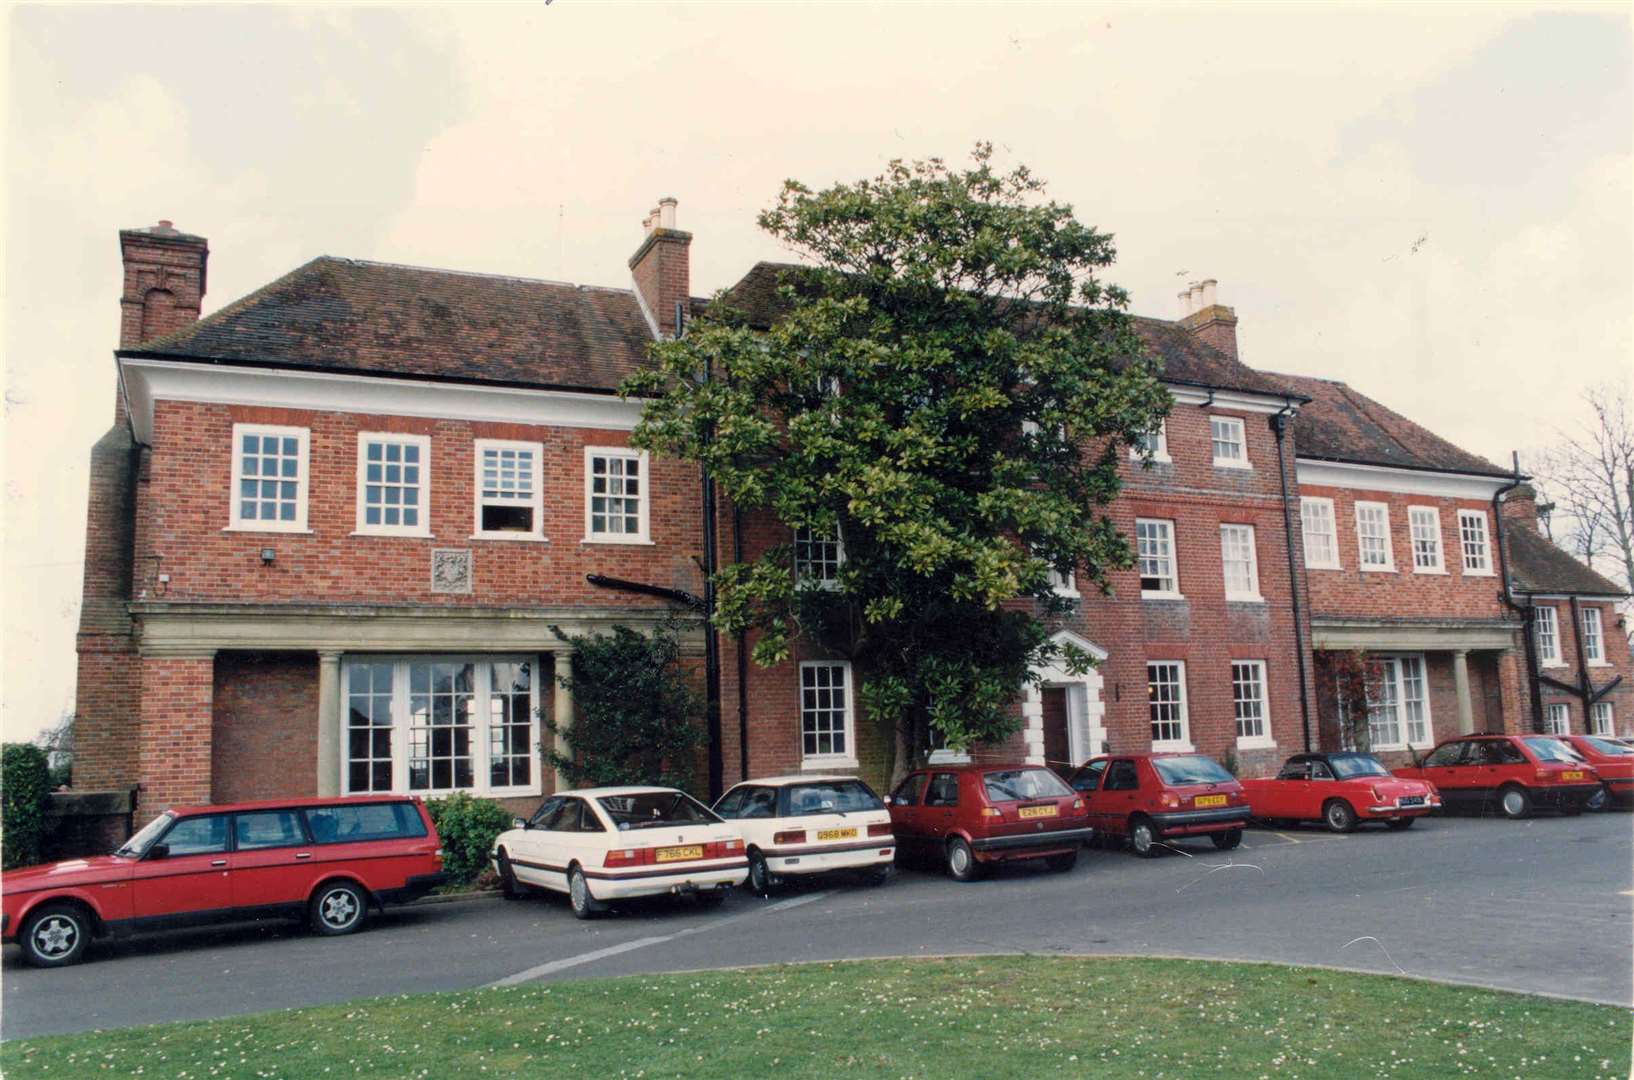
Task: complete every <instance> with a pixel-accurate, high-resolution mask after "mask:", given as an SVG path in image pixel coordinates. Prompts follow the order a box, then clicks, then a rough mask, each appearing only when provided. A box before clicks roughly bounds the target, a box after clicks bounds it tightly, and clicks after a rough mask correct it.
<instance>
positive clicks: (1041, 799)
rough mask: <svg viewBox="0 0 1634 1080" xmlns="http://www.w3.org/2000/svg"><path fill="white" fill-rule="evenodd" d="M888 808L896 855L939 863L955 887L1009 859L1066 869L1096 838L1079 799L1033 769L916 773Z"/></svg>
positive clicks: (953, 769)
mask: <svg viewBox="0 0 1634 1080" xmlns="http://www.w3.org/2000/svg"><path fill="white" fill-rule="evenodd" d="M885 802H886V803H887V805H889V807H890V810H891V830H892V831H893V832H894V833H895V834H896V843H897V851H898V852H900V853H903V854H909V855H913V854H921V855H932V856H935V857H937V858H940V859H941V860H943V861H944V862H945V863H946V864H947V869H948V873H950V874H952V875H953V877H954V878H955V879H956V880H958V881H974V880H975V879H976V878H978V877H981V876H982V873H983V871H984V870H985V869H986V867H987V866H989V865H990V864H993V863H998V862H1007V861H1009V860H1012V859H1043V860H1045V863H1046V864H1047V865H1048V866H1049V868H1050V869H1051V870H1070V869H1072V867H1073V865H1074V864H1075V863H1076V862H1077V861H1078V849H1079V848H1080V847H1081V846H1083V843H1084V841H1086V840H1088V839H1090V838H1091V837H1093V836H1094V835H1095V830H1093V829H1091V828H1090V827H1089V820H1088V818H1086V817H1085V814H1084V800H1083V799H1081V798H1079V797H1078V796H1077V795H1075V794H1074V793H1073V791H1072V789H1071V788H1069V787H1067V785H1066V784H1064V783H1062V782H1061V778H1060V777H1059V776H1057V775H1055V774H1054V773H1053V772H1051V771H1050V770H1048V769H1046V768H1043V767H1041V766H1037V765H944V766H940V767H934V768H928V769H920V770H919V771H918V772H914V773H909V774H908V775H907V776H906V777H905V778H904V779H903V781H902V783H900V784H898V785H897V786H896V790H895V791H893V792H891V796H890V798H888V799H886V800H885Z"/></svg>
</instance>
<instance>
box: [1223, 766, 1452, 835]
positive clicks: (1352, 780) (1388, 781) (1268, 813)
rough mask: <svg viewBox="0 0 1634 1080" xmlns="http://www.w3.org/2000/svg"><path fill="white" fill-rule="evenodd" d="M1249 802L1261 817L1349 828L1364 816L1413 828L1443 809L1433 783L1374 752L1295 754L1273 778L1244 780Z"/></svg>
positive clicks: (1354, 826)
mask: <svg viewBox="0 0 1634 1080" xmlns="http://www.w3.org/2000/svg"><path fill="white" fill-rule="evenodd" d="M1242 786H1243V791H1244V792H1245V793H1246V794H1247V795H1248V805H1249V808H1250V809H1251V810H1253V812H1254V817H1255V819H1256V820H1259V821H1268V822H1278V821H1320V822H1323V823H1324V824H1326V825H1327V827H1328V828H1329V829H1331V830H1333V831H1334V832H1339V833H1344V832H1350V831H1351V830H1352V829H1354V828H1356V826H1357V825H1358V824H1360V823H1362V822H1365V821H1382V822H1384V823H1385V824H1386V825H1388V826H1389V827H1390V828H1392V829H1407V828H1411V827H1412V824H1413V822H1414V821H1415V820H1417V819H1418V818H1419V817H1422V816H1423V815H1425V814H1428V813H1429V812H1430V811H1431V810H1439V809H1440V808H1441V796H1440V795H1438V794H1436V790H1435V787H1434V785H1432V784H1427V783H1425V782H1424V781H1422V780H1403V779H1401V778H1400V777H1395V776H1391V775H1390V770H1389V769H1386V768H1385V767H1384V766H1383V765H1381V764H1380V763H1379V760H1378V758H1375V757H1374V756H1373V755H1372V754H1358V753H1352V752H1348V751H1347V752H1345V753H1335V754H1295V755H1294V756H1293V757H1291V758H1289V759H1288V760H1287V761H1286V762H1284V763H1283V765H1282V770H1281V771H1280V772H1278V773H1277V775H1276V778H1275V779H1274V780H1244V781H1242Z"/></svg>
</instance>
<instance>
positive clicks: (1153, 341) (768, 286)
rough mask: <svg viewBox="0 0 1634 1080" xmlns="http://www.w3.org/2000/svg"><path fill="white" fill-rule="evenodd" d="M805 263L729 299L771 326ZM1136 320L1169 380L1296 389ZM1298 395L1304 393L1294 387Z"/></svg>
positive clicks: (770, 270) (783, 267) (765, 270)
mask: <svg viewBox="0 0 1634 1080" xmlns="http://www.w3.org/2000/svg"><path fill="white" fill-rule="evenodd" d="M803 269H805V268H804V267H802V266H799V265H797V264H794V263H773V262H760V263H756V264H755V265H754V267H752V268H751V269H750V271H749V272H748V273H747V274H745V275H744V276H743V280H742V281H739V282H738V283H737V284H736V285H734V286H732V288H731V289H730V290H728V291H727V297H726V299H727V302H728V303H729V304H731V305H732V306H733V307H735V308H738V309H739V310H741V311H742V312H743V313H744V314H745V315H747V316H748V318H749V321H750V323H751V324H753V325H755V326H769V325H770V324H771V323H772V322H773V321H775V320H776V318H777V316H778V314H779V312H780V309H781V308H782V306H783V299H782V297H780V296H779V295H778V293H777V290H778V286H779V284H781V281H782V280H784V279H783V275H784V274H785V273H789V274H791V276H793V277H795V278H797V277H798V275H799V273H800V272H801V271H802V270H803ZM794 283H795V284H798V282H797V281H796V282H794ZM1131 322H1132V323H1133V324H1134V330H1135V332H1136V333H1137V334H1139V335H1140V337H1141V339H1142V340H1143V341H1145V342H1146V345H1147V347H1148V348H1149V349H1151V350H1152V352H1153V353H1154V354H1155V355H1156V356H1157V357H1158V358H1159V359H1160V360H1162V361H1163V378H1164V379H1165V380H1168V381H1171V382H1176V383H1184V384H1186V385H1190V386H1201V387H1211V388H1213V389H1216V390H1239V391H1243V392H1246V393H1251V394H1267V395H1270V396H1272V397H1279V398H1286V397H1288V396H1290V393H1291V392H1290V391H1289V390H1288V389H1287V388H1286V387H1285V386H1283V385H1282V383H1281V382H1279V381H1278V380H1276V379H1272V378H1268V377H1267V376H1265V375H1262V374H1261V373H1259V372H1257V371H1255V370H1254V369H1253V368H1251V367H1249V366H1248V365H1246V364H1244V363H1242V362H1240V361H1238V360H1233V359H1232V358H1231V357H1229V356H1227V355H1226V354H1225V353H1223V352H1221V351H1219V350H1218V349H1216V348H1214V347H1213V346H1212V345H1208V344H1206V343H1204V342H1202V341H1199V340H1198V339H1197V338H1196V337H1194V336H1193V335H1192V334H1191V333H1190V332H1189V331H1187V330H1186V329H1185V328H1184V327H1182V326H1180V325H1179V324H1178V323H1173V322H1168V321H1166V320H1163V319H1151V318H1146V317H1144V316H1139V315H1137V316H1131ZM1294 396H1299V397H1302V396H1303V395H1302V394H1298V393H1294Z"/></svg>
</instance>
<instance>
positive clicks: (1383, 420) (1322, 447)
mask: <svg viewBox="0 0 1634 1080" xmlns="http://www.w3.org/2000/svg"><path fill="white" fill-rule="evenodd" d="M1269 377H1271V378H1274V379H1276V380H1277V381H1279V382H1281V383H1283V384H1284V385H1285V386H1287V388H1288V390H1289V391H1290V392H1294V393H1299V394H1303V395H1304V396H1306V397H1308V398H1310V399H1311V400H1310V402H1309V403H1308V404H1306V405H1304V406H1302V407H1301V408H1300V410H1299V416H1298V417H1297V418H1295V420H1294V445H1295V446H1296V447H1298V453H1299V456H1300V457H1302V458H1317V459H1320V460H1324V461H1346V462H1354V463H1356V464H1361V465H1388V466H1396V467H1398V468H1407V469H1431V470H1435V471H1437V472H1456V473H1474V474H1477V475H1481V476H1509V475H1510V472H1509V470H1507V469H1503V468H1500V467H1499V466H1497V465H1494V464H1493V463H1492V462H1490V461H1488V460H1486V459H1485V458H1483V457H1478V456H1476V455H1475V454H1471V453H1469V452H1468V451H1465V450H1460V449H1459V448H1458V447H1456V446H1454V445H1453V444H1452V443H1450V442H1448V441H1447V440H1446V439H1443V438H1442V437H1441V436H1439V435H1437V434H1435V433H1434V432H1432V431H1429V430H1428V429H1426V428H1423V427H1420V426H1419V425H1418V424H1415V423H1413V422H1412V421H1411V420H1409V419H1407V418H1406V417H1405V416H1402V415H1401V414H1400V413H1397V412H1393V411H1391V410H1390V409H1387V408H1385V407H1384V406H1383V405H1381V404H1379V403H1378V402H1377V401H1374V400H1373V399H1372V398H1370V397H1368V396H1366V395H1365V394H1360V393H1357V392H1356V391H1355V390H1353V389H1352V388H1351V387H1349V386H1346V385H1345V384H1344V383H1342V382H1335V381H1334V380H1332V379H1316V378H1311V377H1309V376H1305V375H1273V376H1269Z"/></svg>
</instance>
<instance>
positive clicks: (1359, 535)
mask: <svg viewBox="0 0 1634 1080" xmlns="http://www.w3.org/2000/svg"><path fill="white" fill-rule="evenodd" d="M1373 510H1377V511H1378V512H1379V521H1380V524H1381V526H1382V527H1383V530H1384V565H1382V566H1379V565H1374V564H1372V563H1369V562H1368V561H1367V537H1366V536H1365V534H1364V533H1363V532H1362V521H1363V518H1364V516H1365V514H1366V513H1367V512H1369V511H1373ZM1356 565H1357V566H1358V567H1359V568H1360V569H1361V570H1362V572H1363V573H1374V574H1393V573H1395V572H1396V549H1395V542H1394V540H1393V539H1392V538H1391V536H1390V504H1389V503H1382V502H1357V504H1356Z"/></svg>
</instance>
